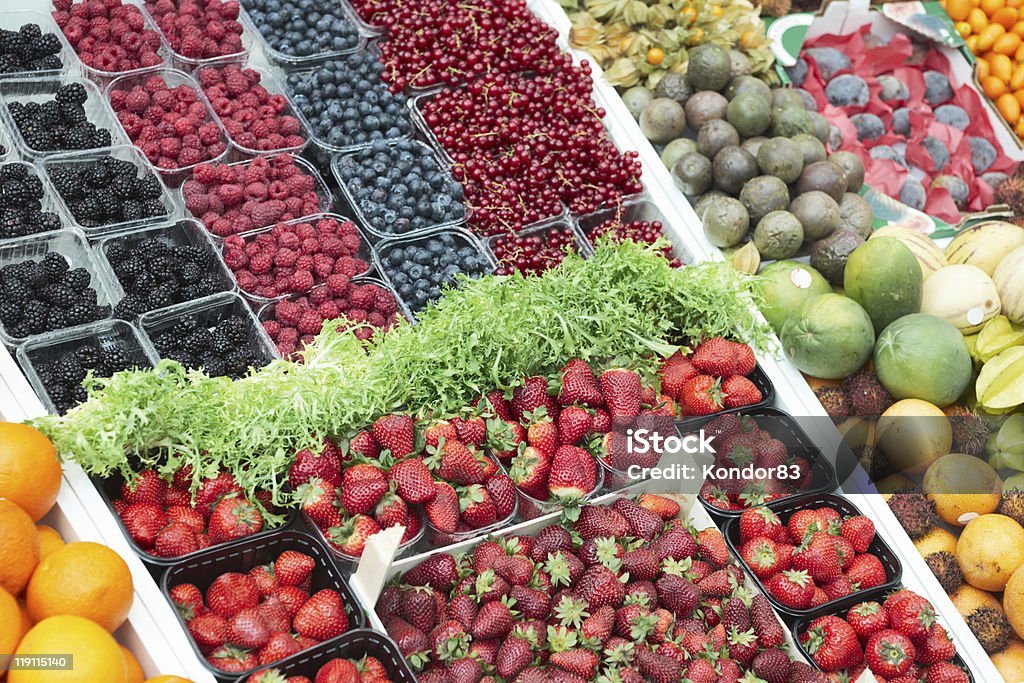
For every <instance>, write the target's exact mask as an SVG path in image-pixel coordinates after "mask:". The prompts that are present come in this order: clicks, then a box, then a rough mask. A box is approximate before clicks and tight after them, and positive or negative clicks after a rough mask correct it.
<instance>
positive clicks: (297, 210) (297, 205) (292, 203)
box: [284, 197, 318, 216]
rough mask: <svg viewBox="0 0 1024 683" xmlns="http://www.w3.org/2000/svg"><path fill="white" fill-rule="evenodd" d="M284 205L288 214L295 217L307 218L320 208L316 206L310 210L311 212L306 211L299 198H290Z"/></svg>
mask: <svg viewBox="0 0 1024 683" xmlns="http://www.w3.org/2000/svg"><path fill="white" fill-rule="evenodd" d="M284 205H285V207H287V209H288V213H290V214H292V215H293V216H305V215H306V214H308V213H310V212H311V211H316V210H318V207H315V206H314V207H313V208H312V209H310V211H305V208H306V206H305V203H304V202H303V201H302V200H301V199H299V198H298V197H288V199H285V200H284Z"/></svg>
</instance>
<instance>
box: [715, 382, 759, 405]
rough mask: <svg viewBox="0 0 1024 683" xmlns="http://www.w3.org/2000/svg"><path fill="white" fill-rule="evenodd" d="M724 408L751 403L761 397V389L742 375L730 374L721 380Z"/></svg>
mask: <svg viewBox="0 0 1024 683" xmlns="http://www.w3.org/2000/svg"><path fill="white" fill-rule="evenodd" d="M722 391H723V392H724V396H725V407H726V408H742V407H743V406H749V405H753V404H755V403H757V402H759V401H760V400H761V398H762V396H761V390H760V389H758V388H757V386H756V385H755V384H754V383H753V382H751V381H750V380H749V379H747V378H746V377H744V376H742V375H730V376H728V377H726V378H725V379H724V380H723V381H722Z"/></svg>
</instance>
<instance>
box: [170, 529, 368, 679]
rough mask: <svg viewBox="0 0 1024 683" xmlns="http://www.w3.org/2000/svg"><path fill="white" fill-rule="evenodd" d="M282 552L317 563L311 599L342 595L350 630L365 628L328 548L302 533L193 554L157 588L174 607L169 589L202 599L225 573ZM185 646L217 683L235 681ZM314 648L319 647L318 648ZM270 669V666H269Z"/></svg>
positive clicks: (272, 535) (288, 531) (285, 533)
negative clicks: (327, 591) (325, 592)
mask: <svg viewBox="0 0 1024 683" xmlns="http://www.w3.org/2000/svg"><path fill="white" fill-rule="evenodd" d="M285 550H296V551H298V552H301V553H305V554H307V555H311V556H312V557H313V559H314V560H315V561H316V567H315V568H314V569H313V586H312V588H311V589H310V595H312V594H313V593H316V592H317V591H319V590H322V589H324V588H331V589H333V590H336V591H337V592H338V593H339V594H341V596H342V600H343V601H344V602H345V607H346V609H347V610H348V615H349V622H350V625H351V626H352V629H357V628H362V627H364V626H365V625H366V615H365V614H364V613H363V610H362V608H360V607H359V602H358V601H357V600H356V598H355V595H353V593H352V590H351V589H350V588H349V587H348V583H347V582H346V581H345V579H344V577H343V575H342V572H341V570H340V569H339V568H338V565H337V564H335V562H334V558H333V557H331V554H330V553H329V552H328V551H327V548H325V547H324V546H323V544H322V543H320V541H318V540H316V539H315V538H313V537H312V536H310V535H309V534H308V533H306V532H304V531H296V530H291V529H286V530H284V531H275V532H272V533H270V534H267V535H265V536H263V537H262V538H245V539H242V540H240V541H235V542H233V543H229V544H224V545H222V546H219V547H216V548H210V549H207V550H204V551H202V552H201V553H196V555H195V556H194V557H192V558H190V559H188V560H186V561H182V562H178V563H177V564H175V565H174V566H172V567H171V568H170V569H168V570H167V573H166V574H164V578H163V580H162V581H161V582H160V588H161V590H163V593H164V597H165V598H167V600H168V602H170V603H171V604H172V605H173V604H174V603H173V601H172V600H171V596H170V591H171V588H173V587H174V586H177V585H178V584H180V583H191V584H194V585H195V586H196V587H198V588H199V590H200V591H202V592H203V595H205V594H206V589H207V588H209V587H210V584H211V583H213V581H214V579H216V578H217V577H218V576H220V575H221V574H224V573H226V572H241V573H243V574H244V573H247V572H248V571H249V570H250V569H252V568H253V567H255V566H257V565H261V564H267V563H268V562H273V561H274V560H275V559H277V556H278V555H280V554H281V553H282V552H284V551H285ZM174 612H175V615H176V616H177V617H178V623H179V624H180V626H181V628H182V629H184V631H185V632H186V633H188V626H187V625H186V624H185V621H184V620H183V619H182V618H181V615H180V614H178V611H177V610H174ZM352 629H350V630H352ZM346 633H347V632H346ZM342 637H344V635H342V636H338V638H333V639H331V640H328V641H325V642H324V643H322V645H324V646H326V645H328V644H334V643H337V642H339V639H340V638H342ZM188 642H189V644H190V645H191V646H192V650H193V651H194V652H195V655H196V657H198V658H199V660H200V661H201V662H202V663H203V665H204V666H206V668H207V669H208V670H209V671H210V672H211V673H212V674H213V675H214V676H216V677H217V678H218V679H220V680H225V681H234V680H235V679H236V678H238V676H236V675H235V674H234V673H228V672H226V671H221V670H220V669H218V668H216V667H214V666H213V665H211V664H210V663H209V662H207V661H206V657H204V656H203V654H202V653H201V652H200V651H199V648H198V647H196V644H195V641H194V640H192V637H191V636H189V639H188ZM317 647H320V646H319V645H318V646H317ZM312 649H313V648H310V650H309V651H312ZM307 652H308V651H307ZM301 654H303V653H297V654H296V655H293V656H294V657H297V656H299V655H301ZM286 659H287V658H286ZM282 661H285V660H282ZM270 666H273V665H272V664H271V665H270ZM264 668H267V667H266V666H259V667H256V668H254V669H250V670H249V671H246V672H245V673H244V674H243V676H242V678H245V677H246V676H248V675H249V674H251V673H253V672H254V671H257V670H259V669H264Z"/></svg>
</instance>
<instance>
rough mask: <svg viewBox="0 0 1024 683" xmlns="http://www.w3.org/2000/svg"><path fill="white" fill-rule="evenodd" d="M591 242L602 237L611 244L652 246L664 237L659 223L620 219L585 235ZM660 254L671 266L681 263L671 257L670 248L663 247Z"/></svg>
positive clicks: (608, 222)
mask: <svg viewBox="0 0 1024 683" xmlns="http://www.w3.org/2000/svg"><path fill="white" fill-rule="evenodd" d="M587 237H588V238H589V239H590V241H591V242H593V243H596V242H597V241H598V239H600V238H602V237H604V238H606V239H608V240H610V241H612V242H615V243H619V242H625V241H626V240H632V241H634V242H637V243H639V244H653V243H654V242H656V241H658V240H659V239H662V238H664V237H665V233H664V231H663V226H662V223H661V221H623V220H621V219H620V218H609V219H608V220H606V221H604V222H603V223H601V224H600V225H596V226H594V227H593V228H591V229H590V231H589V232H588V233H587ZM661 252H662V253H663V254H664V255H665V258H667V259H668V260H669V261H670V262H671V263H672V265H673V266H675V267H679V266H681V265H682V263H681V262H680V261H679V259H677V258H675V257H674V256H673V255H672V247H671V246H670V245H665V246H664V247H662V249H661Z"/></svg>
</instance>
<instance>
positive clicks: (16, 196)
mask: <svg viewBox="0 0 1024 683" xmlns="http://www.w3.org/2000/svg"><path fill="white" fill-rule="evenodd" d="M42 199H43V183H42V181H41V180H40V179H39V177H38V176H36V175H35V173H34V172H30V171H29V166H28V165H27V164H19V163H11V164H4V165H0V239H8V238H11V237H22V236H24V235H35V234H37V233H40V232H49V231H51V230H59V229H60V228H61V227H63V226H62V225H61V221H60V218H59V217H58V216H57V214H55V213H51V212H49V211H43V203H42Z"/></svg>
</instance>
